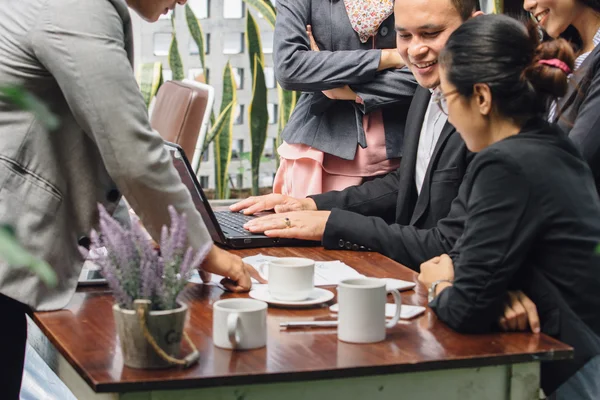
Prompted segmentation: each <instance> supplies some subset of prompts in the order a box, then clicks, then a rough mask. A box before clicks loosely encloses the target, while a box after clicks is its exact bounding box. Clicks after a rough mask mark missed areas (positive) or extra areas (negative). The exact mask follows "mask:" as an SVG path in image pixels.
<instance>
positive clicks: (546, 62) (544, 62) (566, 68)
mask: <svg viewBox="0 0 600 400" xmlns="http://www.w3.org/2000/svg"><path fill="white" fill-rule="evenodd" d="M538 64H542V65H549V66H551V67H554V68H558V69H560V70H561V71H562V72H564V73H565V75H570V74H571V68H569V66H568V65H567V64H565V62H564V61H562V60H559V59H558V58H551V59H549V60H539V61H538Z"/></svg>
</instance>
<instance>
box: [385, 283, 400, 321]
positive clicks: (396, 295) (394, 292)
mask: <svg viewBox="0 0 600 400" xmlns="http://www.w3.org/2000/svg"><path fill="white" fill-rule="evenodd" d="M388 294H391V295H392V296H393V297H394V303H396V314H395V315H394V317H393V318H392V319H390V320H389V321H388V322H387V323H386V324H385V327H386V328H392V327H394V326H396V324H397V323H398V321H400V308H401V307H402V297H400V292H398V291H397V290H396V289H392V290H388Z"/></svg>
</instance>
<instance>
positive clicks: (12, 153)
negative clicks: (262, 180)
mask: <svg viewBox="0 0 600 400" xmlns="http://www.w3.org/2000/svg"><path fill="white" fill-rule="evenodd" d="M9 3H10V6H8V5H7V4H5V7H3V16H2V18H0V85H22V86H24V87H25V88H26V89H28V90H29V91H31V92H32V93H34V94H35V95H37V96H38V97H40V98H41V99H42V101H44V102H45V103H46V104H48V105H49V106H50V108H51V109H52V111H53V112H54V113H56V114H57V115H58V117H59V118H60V121H61V125H60V127H59V128H58V130H56V131H54V132H47V131H46V130H45V129H44V128H43V127H42V126H41V125H40V124H39V123H38V122H37V121H35V119H34V117H33V116H32V115H31V113H29V112H26V111H21V110H19V109H17V108H15V107H14V106H12V105H11V104H8V103H7V102H6V101H5V100H3V99H0V137H1V138H2V140H1V141H0V223H2V224H11V225H13V226H14V227H15V228H16V234H17V237H18V239H19V240H20V242H21V243H22V244H23V245H24V246H25V247H26V248H27V249H28V250H29V251H31V252H32V253H33V254H35V255H37V256H39V257H41V258H43V259H45V260H46V261H48V262H49V263H50V265H52V266H53V267H54V269H55V271H56V273H57V274H58V282H59V283H58V287H56V288H53V289H48V288H47V287H46V286H44V284H42V283H41V282H40V280H39V279H38V278H37V276H35V275H34V274H32V273H30V272H28V271H27V270H23V269H12V268H9V267H8V266H7V265H3V264H1V263H0V293H2V294H4V295H6V296H9V297H12V298H14V299H16V300H18V301H21V302H23V303H26V304H28V305H30V306H32V307H34V308H37V309H38V310H50V309H56V308H61V307H63V306H64V305H66V304H67V302H68V301H69V299H70V298H71V296H72V294H73V292H74V291H75V288H76V285H77V278H78V275H79V272H80V269H81V265H82V262H83V260H82V257H81V255H80V254H79V251H78V248H77V246H78V241H79V240H80V238H81V237H84V236H86V235H88V234H89V232H90V230H91V229H92V228H94V227H95V225H96V223H97V203H102V204H103V205H104V206H105V207H106V208H107V209H108V210H109V211H112V210H114V209H115V207H116V205H117V203H118V202H119V199H120V197H121V193H122V194H123V195H124V196H126V197H127V200H128V201H129V203H130V204H131V206H132V207H133V208H134V210H135V211H136V213H137V214H138V215H139V216H140V218H141V219H142V221H143V223H144V224H145V226H146V227H147V228H148V230H149V231H150V233H151V234H152V235H153V237H155V238H157V237H159V231H160V228H161V227H162V225H164V224H168V223H169V217H168V213H167V206H168V205H169V204H172V205H174V206H175V207H176V208H177V209H178V211H179V212H185V213H186V214H187V216H188V225H189V231H190V240H191V245H193V246H194V247H199V246H200V245H202V244H203V243H206V241H208V240H210V236H209V234H208V232H207V230H206V228H205V226H204V224H203V222H202V219H201V217H200V215H199V214H198V212H197V211H196V209H195V208H194V205H193V203H192V201H191V197H190V194H189V192H188V191H187V189H186V188H185V186H184V185H183V184H182V183H181V181H180V179H179V177H178V175H177V173H176V171H175V169H174V168H173V165H172V161H171V158H170V155H169V154H168V152H167V151H165V150H164V148H163V144H162V139H161V138H160V136H159V135H158V134H157V133H156V132H154V131H152V129H151V128H150V125H149V122H148V114H147V110H146V108H145V106H144V101H143V100H142V96H141V94H140V91H139V89H138V86H137V84H136V82H135V79H134V75H133V71H132V64H131V61H132V51H133V43H132V32H131V20H130V15H129V10H128V9H127V6H126V3H125V1H124V0H19V1H10V2H9Z"/></svg>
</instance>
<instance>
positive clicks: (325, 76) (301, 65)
mask: <svg viewBox="0 0 600 400" xmlns="http://www.w3.org/2000/svg"><path fill="white" fill-rule="evenodd" d="M309 21H310V0H279V1H278V2H277V20H276V23H275V41H274V44H273V45H274V49H273V59H274V61H275V75H276V78H277V81H278V82H279V84H280V85H281V87H282V88H284V89H286V90H302V91H305V92H315V91H322V90H328V89H334V88H338V87H341V86H344V85H353V84H359V83H364V82H368V81H371V80H373V78H374V77H375V75H376V73H377V68H378V67H379V60H380V58H381V50H378V49H373V50H341V51H312V50H311V49H310V43H309V41H308V36H307V34H306V25H307V24H308V22H309Z"/></svg>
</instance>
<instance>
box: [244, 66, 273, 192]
mask: <svg viewBox="0 0 600 400" xmlns="http://www.w3.org/2000/svg"><path fill="white" fill-rule="evenodd" d="M252 81H253V85H252V101H251V102H250V107H249V108H248V114H249V120H250V142H251V145H252V148H251V152H250V153H251V157H250V165H251V166H252V195H253V196H258V194H259V187H258V178H259V169H260V162H261V159H262V154H263V151H264V149H265V141H266V140H267V127H268V123H269V112H268V110H267V85H266V83H265V73H264V70H263V65H262V63H261V62H260V60H259V59H258V56H255V57H254V77H253V79H252Z"/></svg>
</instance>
